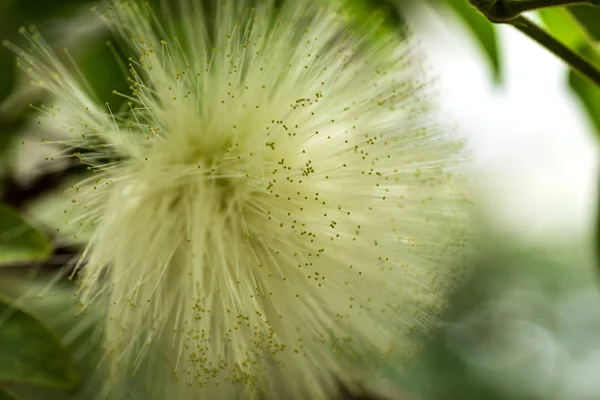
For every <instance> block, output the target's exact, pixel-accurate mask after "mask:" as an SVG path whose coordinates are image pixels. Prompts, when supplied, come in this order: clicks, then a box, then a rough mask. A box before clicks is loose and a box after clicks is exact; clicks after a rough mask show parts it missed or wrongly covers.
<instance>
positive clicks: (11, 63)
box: [0, 47, 15, 104]
mask: <svg viewBox="0 0 600 400" xmlns="http://www.w3.org/2000/svg"><path fill="white" fill-rule="evenodd" d="M0 71H2V75H0V104H2V103H3V102H4V100H6V98H7V97H8V95H9V94H10V93H11V92H12V89H13V86H14V80H15V79H14V77H15V57H14V55H13V54H12V53H11V52H9V51H8V50H7V49H5V48H4V47H2V48H0Z"/></svg>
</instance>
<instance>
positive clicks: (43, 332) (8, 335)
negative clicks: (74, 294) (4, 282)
mask: <svg viewBox="0 0 600 400" xmlns="http://www.w3.org/2000/svg"><path fill="white" fill-rule="evenodd" d="M0 380H3V381H8V382H20V383H28V384H32V385H39V386H44V387H49V388H56V389H63V390H73V389H75V388H76V387H77V385H78V384H79V382H80V377H79V374H78V372H77V369H76V367H75V365H74V364H73V362H72V361H71V358H70V357H69V354H68V353H67V351H66V350H65V349H64V348H63V347H62V346H61V344H60V342H59V341H58V339H57V338H56V336H55V335H54V334H53V333H52V332H51V331H50V330H49V329H48V328H46V327H45V326H44V325H42V323H41V322H39V321H38V320H37V319H35V318H34V317H32V316H31V315H29V314H26V313H25V312H23V311H21V310H19V309H16V308H14V307H12V306H10V305H8V304H6V303H3V302H0Z"/></svg>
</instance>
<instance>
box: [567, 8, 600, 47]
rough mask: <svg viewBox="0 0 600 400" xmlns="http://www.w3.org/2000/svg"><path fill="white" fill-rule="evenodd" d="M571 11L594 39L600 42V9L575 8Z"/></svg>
mask: <svg viewBox="0 0 600 400" xmlns="http://www.w3.org/2000/svg"><path fill="white" fill-rule="evenodd" d="M569 10H570V11H571V13H572V14H573V15H574V16H575V18H577V20H578V21H579V23H580V24H581V25H582V26H583V27H584V28H585V29H586V30H587V31H588V32H589V34H590V35H592V37H594V38H595V39H596V40H600V7H592V6H575V7H569Z"/></svg>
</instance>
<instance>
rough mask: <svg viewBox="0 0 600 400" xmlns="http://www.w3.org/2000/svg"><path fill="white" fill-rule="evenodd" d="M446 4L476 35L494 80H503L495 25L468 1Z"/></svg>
mask: <svg viewBox="0 0 600 400" xmlns="http://www.w3.org/2000/svg"><path fill="white" fill-rule="evenodd" d="M433 3H434V4H438V5H439V0H435V1H433ZM446 3H447V4H448V5H449V6H450V7H451V8H452V9H453V10H454V12H455V13H456V14H457V15H458V16H459V17H460V18H461V19H462V20H463V21H464V22H465V24H466V25H467V26H468V27H469V29H470V30H471V32H472V33H473V34H474V35H475V38H476V39H477V41H478V42H479V44H480V45H481V47H482V48H483V50H484V51H485V54H486V56H487V59H488V61H489V62H490V65H491V67H492V71H493V73H494V80H495V81H496V82H500V81H501V80H502V69H501V68H502V67H501V65H500V54H499V49H498V35H497V31H496V27H495V26H494V24H492V23H491V22H490V21H488V19H487V18H486V17H484V16H483V15H482V14H481V13H480V12H479V11H477V10H476V9H475V8H474V7H472V6H471V5H470V4H469V2H468V1H467V0H448V1H447V2H446Z"/></svg>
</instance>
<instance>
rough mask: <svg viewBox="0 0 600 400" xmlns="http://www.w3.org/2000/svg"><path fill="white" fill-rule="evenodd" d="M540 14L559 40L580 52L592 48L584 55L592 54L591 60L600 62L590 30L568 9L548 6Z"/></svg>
mask: <svg viewBox="0 0 600 400" xmlns="http://www.w3.org/2000/svg"><path fill="white" fill-rule="evenodd" d="M539 14H540V17H541V18H542V21H543V22H544V25H546V28H548V30H549V31H550V33H552V35H554V36H555V37H556V38H557V39H558V40H560V41H561V42H562V43H564V44H565V45H566V46H568V47H570V48H572V49H574V50H576V51H579V52H581V51H582V50H583V49H587V48H590V50H591V51H589V52H588V51H584V52H585V53H587V54H582V55H587V56H588V57H589V56H592V58H590V61H592V62H594V63H600V55H598V52H597V49H596V47H597V45H596V42H595V41H594V39H593V37H592V36H591V34H590V32H588V31H587V30H586V28H585V27H584V26H583V25H582V24H581V23H580V22H579V21H578V20H577V18H575V17H574V16H573V15H572V14H571V12H570V11H569V10H568V9H566V8H559V7H552V8H546V9H543V10H540V12H539ZM599 18H600V15H599ZM597 22H598V21H597ZM594 54H595V55H594Z"/></svg>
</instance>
